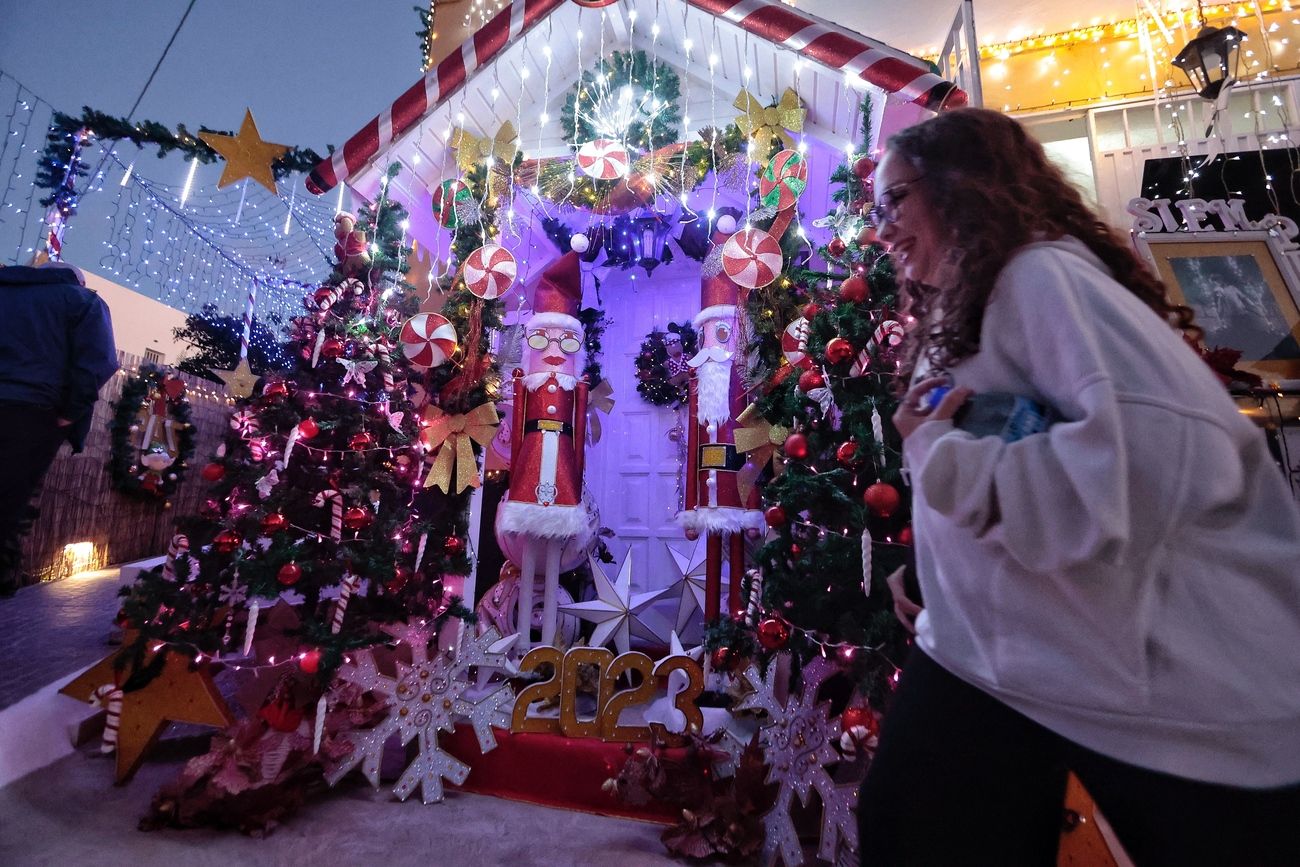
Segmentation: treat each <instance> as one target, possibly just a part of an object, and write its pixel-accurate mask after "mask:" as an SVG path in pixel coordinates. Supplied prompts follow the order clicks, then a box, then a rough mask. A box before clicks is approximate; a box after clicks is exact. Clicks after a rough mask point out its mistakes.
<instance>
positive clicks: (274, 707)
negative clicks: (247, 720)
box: [257, 701, 303, 732]
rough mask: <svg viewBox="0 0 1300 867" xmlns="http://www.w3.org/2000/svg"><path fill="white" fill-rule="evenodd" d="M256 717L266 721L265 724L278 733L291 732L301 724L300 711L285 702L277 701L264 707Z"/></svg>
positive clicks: (301, 715)
mask: <svg viewBox="0 0 1300 867" xmlns="http://www.w3.org/2000/svg"><path fill="white" fill-rule="evenodd" d="M257 715H258V716H259V717H261V718H262V719H264V720H266V724H267V725H269V726H270V727H271V728H273V729H275V730H276V731H278V732H291V731H295V730H297V728H298V724H299V723H300V722H302V717H303V713H302V709H301V708H295V707H294V706H293V705H291V704H289V702H287V701H277V702H272V703H270V704H267V705H264V706H263V707H262V708H261V709H260V710H258V712H257Z"/></svg>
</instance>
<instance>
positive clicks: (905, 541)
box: [898, 524, 912, 545]
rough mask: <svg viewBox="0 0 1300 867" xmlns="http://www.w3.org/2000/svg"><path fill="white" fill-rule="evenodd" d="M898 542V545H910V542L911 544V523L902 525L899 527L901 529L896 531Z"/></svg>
mask: <svg viewBox="0 0 1300 867" xmlns="http://www.w3.org/2000/svg"><path fill="white" fill-rule="evenodd" d="M898 544H900V545H910V544H912V525H911V524H908V525H907V526H906V527H904V528H903V529H901V530H899V531H898Z"/></svg>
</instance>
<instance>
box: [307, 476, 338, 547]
mask: <svg viewBox="0 0 1300 867" xmlns="http://www.w3.org/2000/svg"><path fill="white" fill-rule="evenodd" d="M326 503H329V504H330V538H331V539H333V540H334V541H335V542H340V541H342V540H343V495H342V494H340V493H339V492H338V491H333V490H330V489H329V488H326V489H325V490H323V491H321V492H320V493H318V494H317V495H316V498H315V499H314V500H312V505H313V506H315V507H316V508H318V509H319V508H321V507H323V506H324V505H325V504H326Z"/></svg>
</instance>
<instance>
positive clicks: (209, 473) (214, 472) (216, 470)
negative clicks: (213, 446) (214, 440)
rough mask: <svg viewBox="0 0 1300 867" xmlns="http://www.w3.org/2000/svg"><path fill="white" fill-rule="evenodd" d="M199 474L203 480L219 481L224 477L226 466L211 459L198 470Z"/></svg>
mask: <svg viewBox="0 0 1300 867" xmlns="http://www.w3.org/2000/svg"><path fill="white" fill-rule="evenodd" d="M199 475H200V476H202V477H203V481H205V482H219V481H221V480H222V479H224V478H225V477H226V468H225V467H224V466H222V465H221V464H219V463H217V462H216V461H213V462H212V463H210V464H208V465H207V466H206V467H204V468H203V469H201V470H199Z"/></svg>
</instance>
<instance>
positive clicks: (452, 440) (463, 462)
mask: <svg viewBox="0 0 1300 867" xmlns="http://www.w3.org/2000/svg"><path fill="white" fill-rule="evenodd" d="M424 420H425V422H426V426H425V428H424V429H423V430H422V431H420V442H422V443H424V446H425V448H427V449H428V450H429V461H430V463H431V464H432V466H431V467H430V468H429V477H428V478H426V479H425V480H424V486H425V487H426V488H432V487H438V488H441V489H442V490H443V492H444V493H448V494H459V493H460V492H461V491H463V490H465V489H466V488H477V487H478V486H479V478H478V462H477V461H475V460H474V443H478V444H479V445H481V446H486V445H487V444H488V443H489V442H491V440H492V437H493V436H494V435H495V434H496V430H497V423H498V422H499V421H500V418H499V417H498V416H497V410H496V407H495V406H493V405H492V404H491V403H485V404H482V405H481V406H478V407H475V408H474V409H472V410H470V411H469V412H467V413H465V414H464V415H448V414H447V413H445V412H443V411H442V410H441V409H439V408H438V407H436V406H429V407H425V409H424ZM453 468H454V469H455V473H456V478H455V490H452V470H453Z"/></svg>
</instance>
